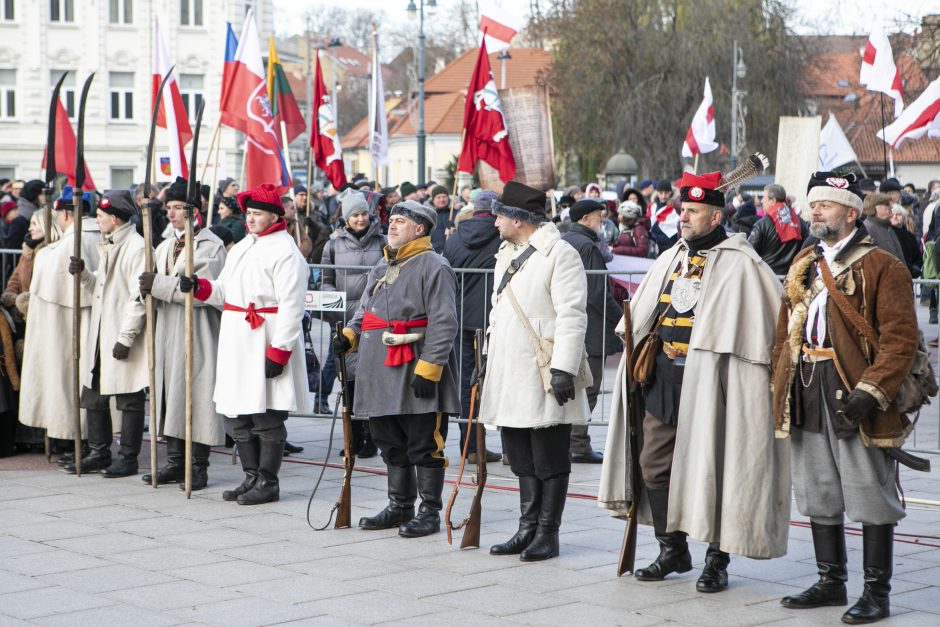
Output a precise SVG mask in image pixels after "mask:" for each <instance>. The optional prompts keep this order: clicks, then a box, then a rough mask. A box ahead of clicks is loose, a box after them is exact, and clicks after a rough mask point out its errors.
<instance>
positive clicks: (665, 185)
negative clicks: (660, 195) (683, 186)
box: [641, 179, 672, 192]
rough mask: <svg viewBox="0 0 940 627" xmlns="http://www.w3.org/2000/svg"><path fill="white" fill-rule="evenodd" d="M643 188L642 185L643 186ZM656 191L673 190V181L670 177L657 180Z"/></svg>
mask: <svg viewBox="0 0 940 627" xmlns="http://www.w3.org/2000/svg"><path fill="white" fill-rule="evenodd" d="M641 189H642V187H641ZM656 191H657V192H671V191H672V182H671V181H669V179H663V180H661V181H656Z"/></svg>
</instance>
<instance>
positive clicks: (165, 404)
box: [140, 177, 225, 490]
mask: <svg viewBox="0 0 940 627" xmlns="http://www.w3.org/2000/svg"><path fill="white" fill-rule="evenodd" d="M186 188H187V181H186V179H184V178H181V177H177V179H176V181H175V182H174V183H173V184H172V185H170V187H169V188H167V191H166V205H165V207H166V215H167V218H168V219H169V221H170V226H171V227H172V228H173V235H174V236H173V237H170V238H167V239H165V240H163V241H162V242H160V245H159V246H157V250H156V252H155V253H154V263H155V264H156V268H155V270H156V272H151V271H150V269H149V268H148V269H147V271H146V272H144V273H143V274H141V275H140V293H141V294H144V295H146V294H148V293H149V294H152V295H153V298H154V305H155V306H156V311H157V323H156V329H155V334H156V335H155V337H157V338H159V341H157V342H156V366H155V368H156V390H155V391H154V392H153V393H154V394H156V400H157V416H160V417H161V418H162V420H163V428H162V429H157V427H155V426H154V427H152V432H153V433H154V434H155V435H156V434H157V433H162V434H163V435H164V436H166V465H165V466H164V467H163V468H160V469H159V470H158V471H157V483H161V484H162V483H179V486H180V489H183V487H184V486H183V479H184V475H183V471H184V468H185V464H184V463H183V455H184V454H185V448H186V446H185V444H186V442H185V439H184V438H185V437H186V423H185V415H186V413H185V412H186V409H185V407H186V406H185V402H186V382H185V380H184V378H183V377H184V375H185V368H184V361H185V359H184V351H185V335H184V333H183V329H184V311H185V307H184V300H185V298H184V296H183V294H182V292H180V291H179V290H178V289H177V286H178V285H179V277H180V276H181V275H183V274H184V272H185V268H186V251H185V246H184V244H185V239H186V204H187V203H186V191H187V190H186ZM193 236H194V238H193V239H194V241H193V270H194V272H195V274H196V275H197V276H200V277H203V278H206V279H215V278H218V276H219V274H220V273H221V272H222V266H224V265H225V245H224V244H223V243H222V240H220V239H219V238H218V237H216V235H215V234H214V233H213V232H212V231H210V230H209V229H202V228H200V227H199V224H198V221H197V223H196V224H194V225H193ZM194 304H195V307H194V310H193V373H194V380H193V436H192V437H193V481H192V489H193V490H201V489H203V488H204V487H206V485H207V484H208V482H209V452H210V450H209V447H211V446H219V445H221V444H224V443H225V430H224V427H223V424H222V417H221V416H220V415H219V414H218V413H217V412H216V410H215V403H214V402H213V401H212V393H213V392H214V391H215V358H216V353H217V350H218V339H219V327H220V325H221V316H222V314H221V312H220V311H219V309H218V308H216V307H210V306H206V304H205V303H203V302H201V301H195V303H194ZM158 423H159V420H152V421H151V424H153V425H156V424H158ZM142 479H143V481H144V483H147V484H149V483H151V476H150V474H146V475H144V476H143V477H142Z"/></svg>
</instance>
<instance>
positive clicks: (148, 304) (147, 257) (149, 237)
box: [140, 198, 160, 488]
mask: <svg viewBox="0 0 940 627" xmlns="http://www.w3.org/2000/svg"><path fill="white" fill-rule="evenodd" d="M140 219H141V221H142V222H143V226H144V266H145V267H146V268H147V272H153V271H154V266H153V223H152V222H151V219H150V199H149V198H145V199H144V202H143V204H142V205H141V207H140ZM144 308H145V309H146V312H147V319H146V324H145V329H146V340H147V374H148V377H149V379H148V386H149V391H150V394H149V399H150V485H152V486H153V487H154V488H156V487H157V437H158V436H159V435H160V417H159V416H157V393H158V392H157V356H156V350H157V347H156V345H155V344H154V328H153V325H154V305H153V295H152V294H147V296H145V297H144Z"/></svg>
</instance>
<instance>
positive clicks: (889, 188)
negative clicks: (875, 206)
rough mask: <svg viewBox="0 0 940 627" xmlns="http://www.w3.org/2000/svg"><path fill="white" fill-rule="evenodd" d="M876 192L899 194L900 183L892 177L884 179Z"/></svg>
mask: <svg viewBox="0 0 940 627" xmlns="http://www.w3.org/2000/svg"><path fill="white" fill-rule="evenodd" d="M878 191H879V192H881V193H883V194H886V193H888V192H899V191H901V181H899V180H897V179H896V178H894V177H891V178H889V179H885V180H883V181H881V185H880V186H879V187H878Z"/></svg>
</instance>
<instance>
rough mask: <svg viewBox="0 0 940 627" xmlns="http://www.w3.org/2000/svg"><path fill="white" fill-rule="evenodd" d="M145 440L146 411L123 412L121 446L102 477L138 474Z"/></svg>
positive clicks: (110, 477)
mask: <svg viewBox="0 0 940 627" xmlns="http://www.w3.org/2000/svg"><path fill="white" fill-rule="evenodd" d="M143 441H144V412H143V411H128V410H124V411H122V412H121V448H120V449H118V458H117V459H116V460H115V461H114V463H113V464H111V465H110V466H108V467H107V468H105V469H104V470H102V471H101V476H102V477H107V478H109V479H113V478H115V477H130V476H131V475H136V474H137V470H138V468H137V456H138V455H140V446H141V444H142V443H143Z"/></svg>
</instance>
